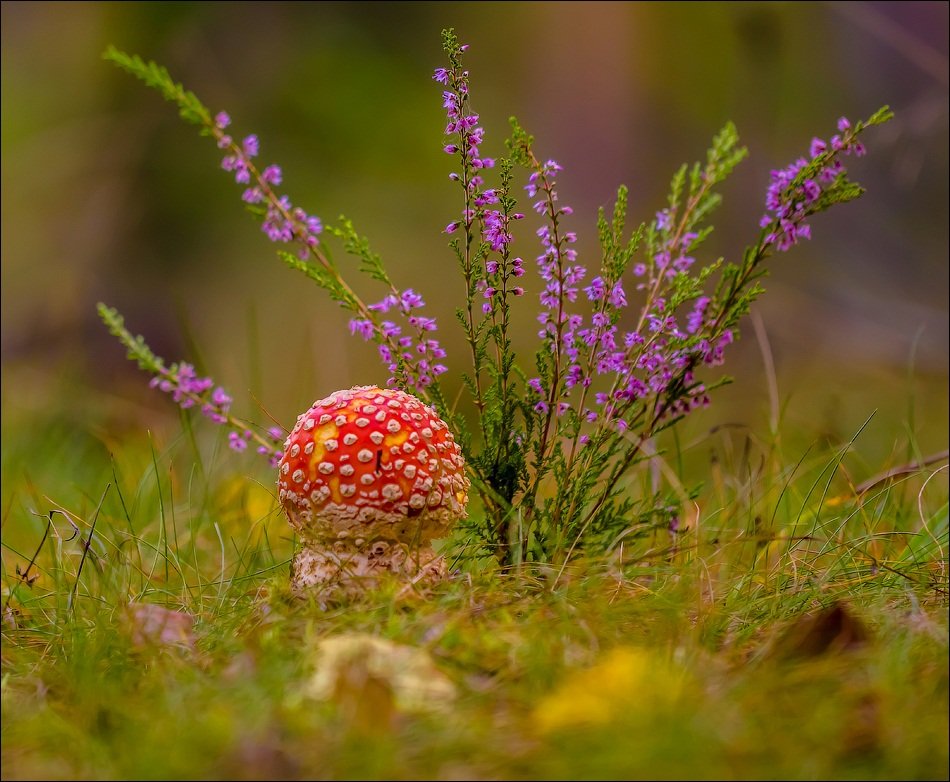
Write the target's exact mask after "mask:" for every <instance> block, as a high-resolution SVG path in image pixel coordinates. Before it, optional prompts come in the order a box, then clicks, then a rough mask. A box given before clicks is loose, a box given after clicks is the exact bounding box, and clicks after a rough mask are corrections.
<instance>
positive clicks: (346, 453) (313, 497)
mask: <svg viewBox="0 0 950 782" xmlns="http://www.w3.org/2000/svg"><path fill="white" fill-rule="evenodd" d="M277 485H278V489H279V496H280V503H281V505H282V506H283V508H284V512H285V513H286V514H287V518H288V520H289V521H290V525H291V527H293V528H294V530H295V531H296V532H297V534H298V535H299V536H300V538H301V541H302V544H303V545H302V548H301V549H300V551H298V552H297V554H296V555H295V557H294V560H293V564H292V567H291V585H292V587H293V588H294V589H297V590H303V589H306V588H309V587H314V586H324V587H328V588H331V589H332V588H339V589H341V590H342V592H343V593H344V594H347V595H354V594H358V593H360V592H362V591H364V590H365V589H366V588H367V587H370V586H373V585H375V584H376V583H377V581H378V577H379V576H380V575H382V574H383V573H387V572H388V573H392V574H394V575H396V576H397V577H399V578H402V579H404V580H408V581H412V582H434V581H438V580H439V579H441V578H443V577H444V575H445V564H444V561H443V560H442V559H441V558H439V557H437V556H436V554H435V552H434V551H433V549H432V541H433V540H434V539H437V538H440V537H444V536H445V534H446V533H447V532H448V531H449V529H450V528H451V527H452V526H453V525H454V524H455V522H456V521H458V520H459V519H461V518H464V517H465V516H466V511H465V505H466V502H467V500H468V488H469V485H470V484H469V480H468V478H466V477H465V460H464V459H463V458H462V453H461V450H460V448H459V446H458V444H457V443H456V442H455V438H454V437H453V436H452V433H451V432H450V431H449V428H448V426H447V425H446V423H445V422H444V421H442V419H440V418H439V416H438V415H436V413H435V411H434V410H432V408H430V407H428V406H426V405H425V404H424V403H422V402H421V401H419V400H418V399H416V398H415V397H414V396H412V395H411V394H407V393H405V392H404V391H397V390H394V389H383V388H377V387H376V386H354V387H353V388H351V389H349V390H345V391H337V392H335V393H333V394H330V396H328V397H326V398H325V399H320V400H318V401H316V402H314V404H313V406H312V407H311V408H310V409H309V410H308V411H307V412H306V413H304V414H303V415H301V416H300V417H299V418H298V419H297V424H296V426H295V427H294V429H293V431H292V432H291V433H290V436H289V437H288V438H287V442H286V443H285V445H284V455H283V457H282V458H281V460H280V465H279V467H278V478H277Z"/></svg>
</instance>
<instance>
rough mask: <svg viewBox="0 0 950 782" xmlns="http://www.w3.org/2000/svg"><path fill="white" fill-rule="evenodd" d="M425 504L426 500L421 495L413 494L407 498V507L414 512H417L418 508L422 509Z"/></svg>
mask: <svg viewBox="0 0 950 782" xmlns="http://www.w3.org/2000/svg"><path fill="white" fill-rule="evenodd" d="M425 504H426V498H425V497H423V496H422V495H421V494H413V495H412V496H411V497H410V498H409V507H410V508H413V509H414V510H419V508H421V507H423V506H424V505H425Z"/></svg>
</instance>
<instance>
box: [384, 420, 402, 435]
mask: <svg viewBox="0 0 950 782" xmlns="http://www.w3.org/2000/svg"><path fill="white" fill-rule="evenodd" d="M400 429H402V427H401V426H400V425H399V421H397V420H396V419H395V418H392V419H390V421H389V423H388V424H386V431H387V432H389V433H390V434H396V432H398V431H399V430H400Z"/></svg>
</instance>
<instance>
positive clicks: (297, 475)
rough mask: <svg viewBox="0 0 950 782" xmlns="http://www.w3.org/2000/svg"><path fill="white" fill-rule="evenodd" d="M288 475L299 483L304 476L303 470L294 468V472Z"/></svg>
mask: <svg viewBox="0 0 950 782" xmlns="http://www.w3.org/2000/svg"><path fill="white" fill-rule="evenodd" d="M290 477H291V478H293V481H294V483H300V482H301V481H302V480H303V478H304V471H303V470H294V474H293V475H292V476H290Z"/></svg>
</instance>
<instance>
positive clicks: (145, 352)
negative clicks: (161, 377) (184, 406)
mask: <svg viewBox="0 0 950 782" xmlns="http://www.w3.org/2000/svg"><path fill="white" fill-rule="evenodd" d="M97 310H98V312H99V317H100V318H101V319H102V322H103V323H104V324H105V325H106V328H108V329H109V333H110V334H112V336H114V337H116V338H117V339H118V340H119V342H121V343H122V344H123V345H125V347H126V350H127V351H128V357H129V358H130V359H132V360H133V361H134V362H135V363H136V364H138V367H139V369H144V370H145V371H146V372H150V373H152V374H159V373H161V372H163V371H164V370H165V364H164V362H163V361H162V360H161V359H160V358H159V357H158V356H156V355H155V354H154V353H153V352H152V350H151V348H149V346H148V345H147V344H145V337H143V336H142V335H141V334H139V335H138V336H133V335H132V332H130V331H129V330H128V329H127V328H126V327H125V319H124V318H123V317H122V316H121V315H120V314H119V311H118V310H117V309H115V308H114V307H107V306H106V305H105V304H102V303H101V302H100V303H99V305H98V306H97Z"/></svg>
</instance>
